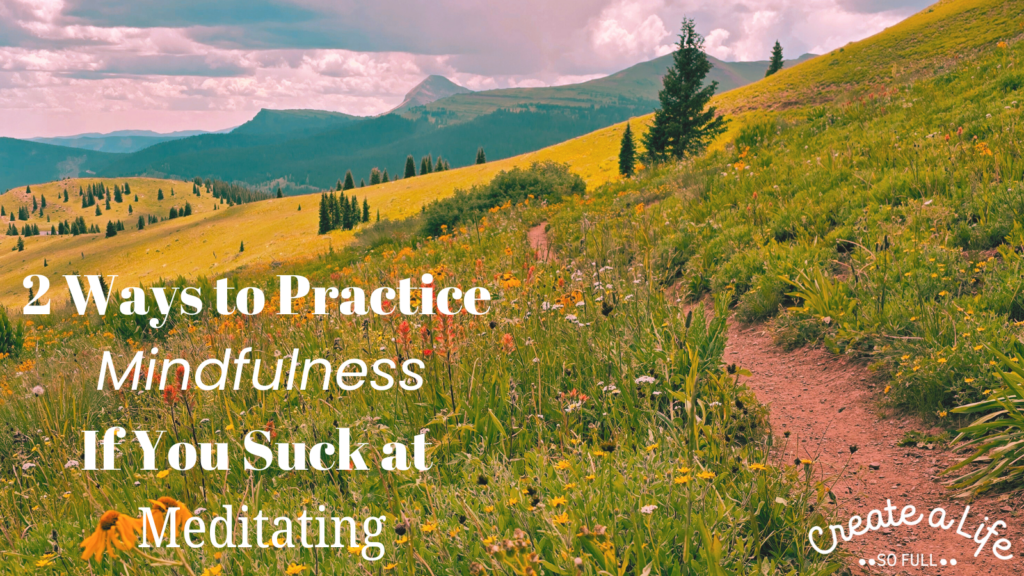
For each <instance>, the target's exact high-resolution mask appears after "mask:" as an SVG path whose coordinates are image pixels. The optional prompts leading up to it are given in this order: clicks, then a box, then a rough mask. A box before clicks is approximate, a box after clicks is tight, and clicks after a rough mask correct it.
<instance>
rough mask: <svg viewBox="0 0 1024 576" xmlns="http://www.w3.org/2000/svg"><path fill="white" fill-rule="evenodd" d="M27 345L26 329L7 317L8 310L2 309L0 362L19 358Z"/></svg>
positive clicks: (0, 315)
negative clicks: (9, 358)
mask: <svg viewBox="0 0 1024 576" xmlns="http://www.w3.org/2000/svg"><path fill="white" fill-rule="evenodd" d="M24 344H25V328H24V326H23V325H22V324H21V322H18V323H15V322H14V321H12V320H11V319H10V318H8V317H7V310H6V309H4V308H2V307H0V360H2V359H4V358H7V357H11V356H17V355H18V354H20V353H21V347H22V346H23V345H24Z"/></svg>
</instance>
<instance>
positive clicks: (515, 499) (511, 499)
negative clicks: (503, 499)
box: [508, 498, 519, 506]
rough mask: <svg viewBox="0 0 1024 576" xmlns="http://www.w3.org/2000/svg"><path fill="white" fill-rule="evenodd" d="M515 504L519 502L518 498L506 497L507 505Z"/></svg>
mask: <svg viewBox="0 0 1024 576" xmlns="http://www.w3.org/2000/svg"><path fill="white" fill-rule="evenodd" d="M516 504H519V498H509V499H508V505H509V506H515V505H516Z"/></svg>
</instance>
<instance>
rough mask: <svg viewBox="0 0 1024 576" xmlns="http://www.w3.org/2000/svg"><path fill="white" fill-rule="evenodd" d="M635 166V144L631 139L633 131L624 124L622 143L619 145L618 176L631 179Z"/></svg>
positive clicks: (627, 124)
mask: <svg viewBox="0 0 1024 576" xmlns="http://www.w3.org/2000/svg"><path fill="white" fill-rule="evenodd" d="M635 165H636V142H635V141H634V139H633V130H632V128H630V127H629V123H628V122H627V123H626V129H625V130H624V131H623V132H622V143H621V144H619V174H621V175H622V176H624V177H626V178H632V176H633V173H634V167H635Z"/></svg>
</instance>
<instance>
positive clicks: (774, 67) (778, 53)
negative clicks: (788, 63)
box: [764, 40, 784, 78]
mask: <svg viewBox="0 0 1024 576" xmlns="http://www.w3.org/2000/svg"><path fill="white" fill-rule="evenodd" d="M783 64H784V62H783V60H782V44H779V41H778V40H776V41H775V47H774V48H772V60H771V62H769V63H768V70H767V71H766V72H765V73H764V77H765V78H767V77H769V76H771V75H772V74H775V73H776V72H778V71H779V70H782V66H783Z"/></svg>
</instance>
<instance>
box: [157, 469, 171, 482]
mask: <svg viewBox="0 0 1024 576" xmlns="http://www.w3.org/2000/svg"><path fill="white" fill-rule="evenodd" d="M170 473H171V470H170V468H168V469H166V470H161V471H159V472H157V473H156V477H157V478H158V479H160V480H163V479H164V478H167V476H168V475H169V474H170Z"/></svg>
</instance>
